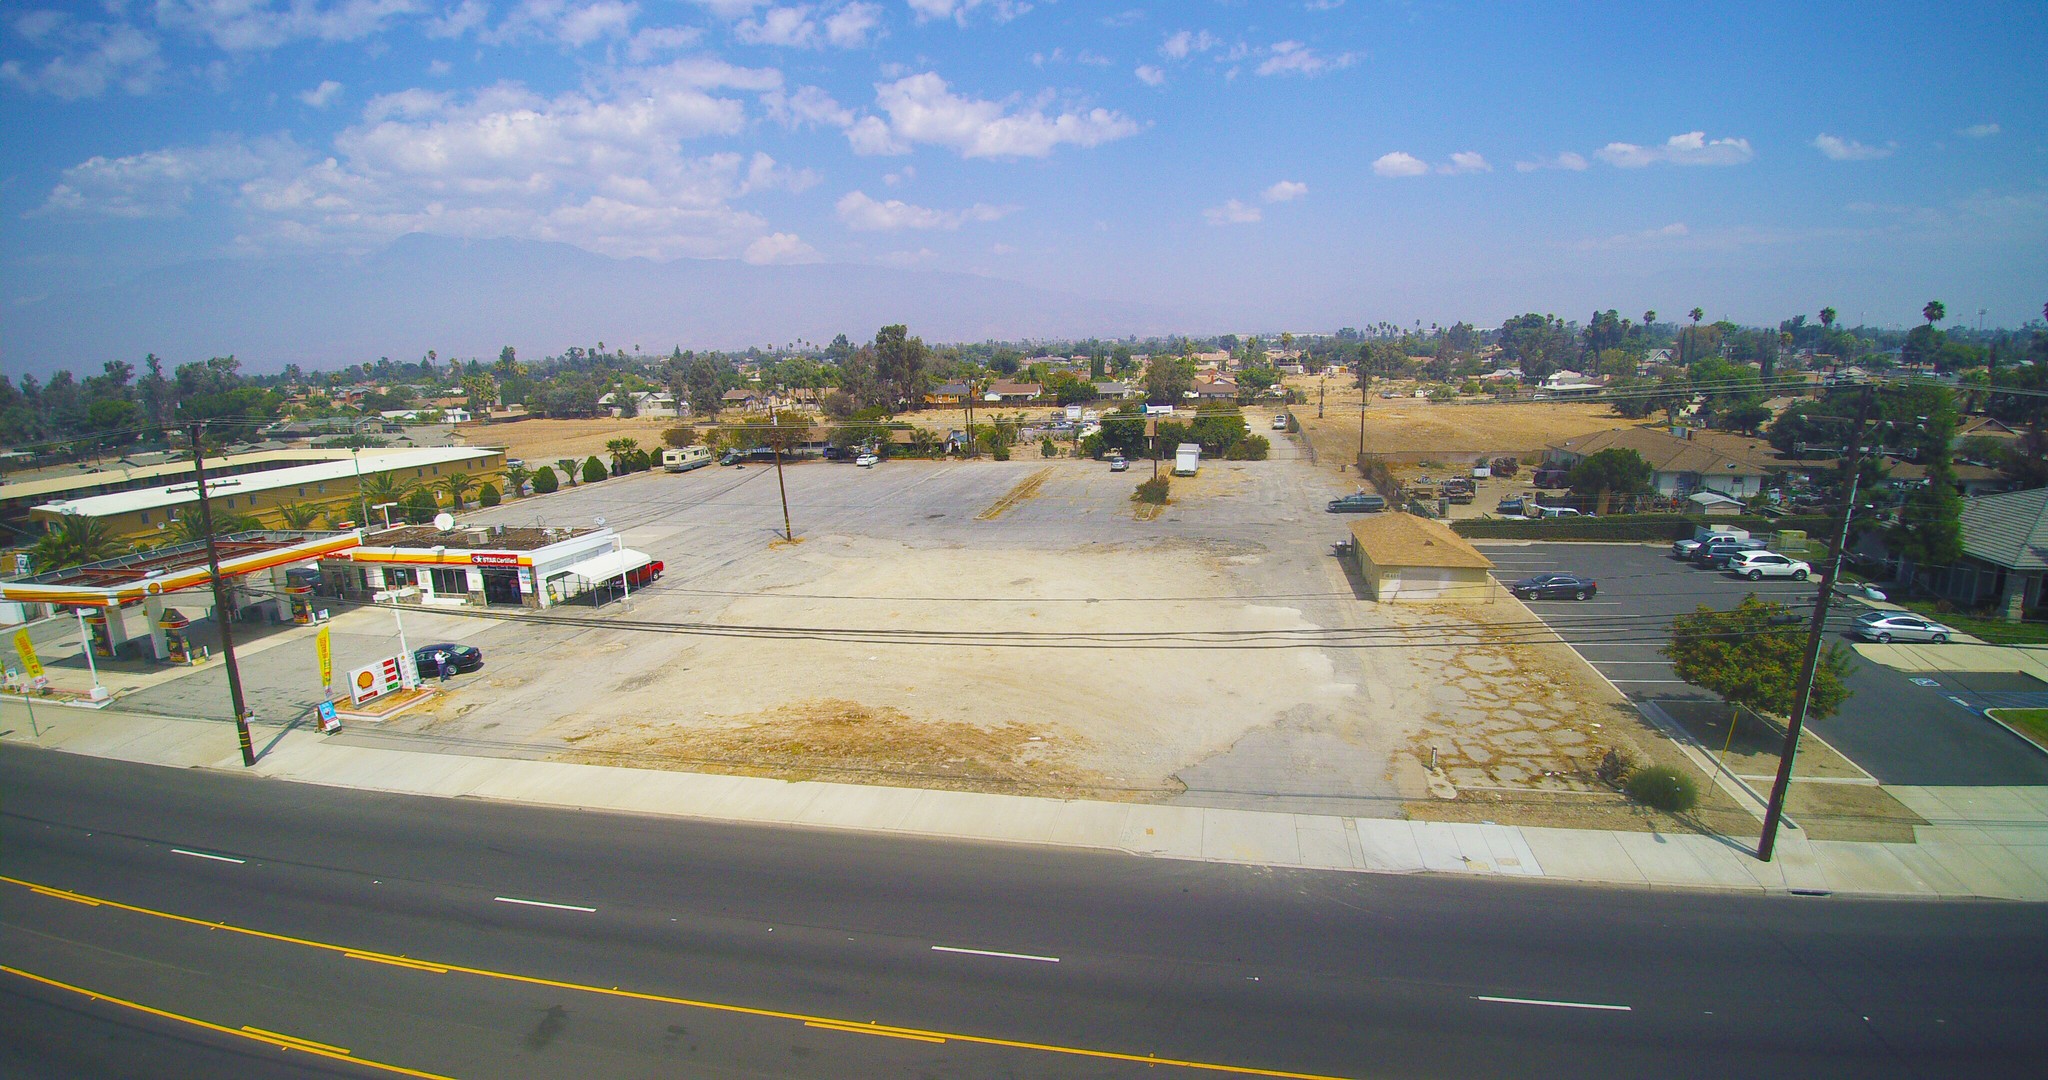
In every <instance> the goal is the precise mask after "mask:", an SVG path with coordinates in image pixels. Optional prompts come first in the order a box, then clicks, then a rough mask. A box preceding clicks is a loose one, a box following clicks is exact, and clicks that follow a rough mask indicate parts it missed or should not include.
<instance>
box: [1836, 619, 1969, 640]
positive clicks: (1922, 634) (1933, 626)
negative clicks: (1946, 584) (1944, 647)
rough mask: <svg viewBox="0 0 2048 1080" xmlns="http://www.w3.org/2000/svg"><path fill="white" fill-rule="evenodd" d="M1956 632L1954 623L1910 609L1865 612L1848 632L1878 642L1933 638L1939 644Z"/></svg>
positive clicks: (1850, 626) (1851, 625) (1851, 624)
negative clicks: (1952, 624) (1922, 614)
mask: <svg viewBox="0 0 2048 1080" xmlns="http://www.w3.org/2000/svg"><path fill="white" fill-rule="evenodd" d="M1955 632H1956V631H1955V628H1954V627H1952V626H1943V625H1942V624H1940V623H1938V622H1935V621H1933V620H1932V619H1927V618H1923V617H1921V616H1919V615H1915V614H1913V613H1912V612H1910V611H1866V612H1864V613H1863V614H1861V615H1858V616H1856V619H1855V621H1854V622H1852V623H1850V625H1849V633H1850V634H1851V635H1852V636H1855V637H1859V638H1862V639H1863V640H1865V641H1875V642H1879V643H1884V642H1891V641H1931V642H1933V643H1935V644H1936V645H1939V644H1942V643H1943V642H1946V641H1947V640H1948V639H1949V638H1950V637H1951V636H1953V635H1954V634H1955Z"/></svg>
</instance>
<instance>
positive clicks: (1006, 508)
mask: <svg viewBox="0 0 2048 1080" xmlns="http://www.w3.org/2000/svg"><path fill="white" fill-rule="evenodd" d="M1050 479H1052V466H1050V465H1048V466H1046V467H1045V468H1043V469H1040V470H1038V471H1037V472H1035V473H1032V474H1031V475H1030V476H1027V477H1025V478H1024V479H1022V480H1019V481H1017V483H1016V485H1015V486H1013V487H1011V488H1010V490H1009V491H1008V492H1007V493H1005V494H1004V495H1003V497H1002V498H1000V499H997V500H996V501H995V502H993V503H990V504H989V507H988V509H986V510H983V511H982V512H981V513H979V514H976V515H974V520H976V521H994V520H995V519H997V518H999V517H1002V516H1003V515H1004V514H1007V513H1009V512H1010V511H1012V510H1014V509H1016V508H1017V504H1019V503H1022V502H1024V501H1026V500H1028V499H1035V498H1037V497H1038V492H1039V490H1040V489H1042V488H1044V487H1045V482H1046V481H1047V480H1050Z"/></svg>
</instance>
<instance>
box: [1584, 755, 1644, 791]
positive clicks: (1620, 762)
mask: <svg viewBox="0 0 2048 1080" xmlns="http://www.w3.org/2000/svg"><path fill="white" fill-rule="evenodd" d="M1635 767H1636V763H1635V759H1633V758H1631V757H1629V756H1628V754H1627V753H1625V752H1624V751H1622V750H1620V749H1618V748H1615V747H1609V748H1608V750H1607V752H1606V753H1604V754H1602V755H1600V763H1599V764H1598V765H1595V766H1593V775H1594V776H1596V777H1599V779H1600V782H1601V783H1603V784H1606V785H1607V786H1608V787H1611V788H1619V787H1621V785H1622V782H1623V781H1625V780H1627V779H1628V773H1629V770H1630V769H1633V768H1635Z"/></svg>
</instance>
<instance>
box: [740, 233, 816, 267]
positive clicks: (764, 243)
mask: <svg viewBox="0 0 2048 1080" xmlns="http://www.w3.org/2000/svg"><path fill="white" fill-rule="evenodd" d="M740 257H741V258H743V259H745V260H746V261H748V262H750V263H753V264H754V265H756V266H762V265H770V264H775V265H783V264H789V263H814V262H818V261H819V260H820V258H821V257H820V256H819V255H818V251H817V249H816V248H813V247H812V246H811V245H809V244H806V243H804V242H803V240H801V239H800V238H798V237H797V235H796V234H795V233H785V232H779V233H769V234H768V235H766V236H763V237H759V238H757V239H755V240H754V242H752V243H750V244H748V245H747V250H746V251H745V253H743V254H742V255H741V256H740Z"/></svg>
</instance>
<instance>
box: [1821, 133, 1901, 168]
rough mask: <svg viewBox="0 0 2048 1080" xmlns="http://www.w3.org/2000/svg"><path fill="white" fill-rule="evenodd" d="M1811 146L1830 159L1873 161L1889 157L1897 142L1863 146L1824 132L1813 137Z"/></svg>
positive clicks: (1896, 147)
mask: <svg viewBox="0 0 2048 1080" xmlns="http://www.w3.org/2000/svg"><path fill="white" fill-rule="evenodd" d="M1813 147H1814V149H1816V150H1819V151H1820V152H1821V153H1823V154H1825V155H1827V157H1828V160H1830V161H1873V160H1875V159H1877V158H1883V157H1890V156H1892V151H1894V150H1896V149H1898V146H1897V144H1888V145H1885V146H1865V145H1864V144H1862V143H1860V142H1857V141H1856V140H1854V139H1844V138H1842V137H1840V136H1838V135H1828V134H1825V133H1823V134H1820V135H1816V136H1814V137H1813Z"/></svg>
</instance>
